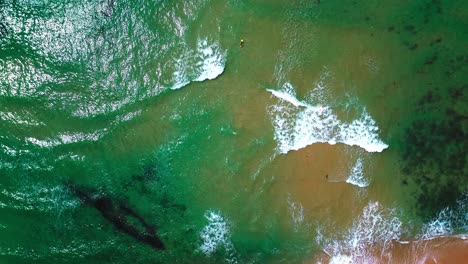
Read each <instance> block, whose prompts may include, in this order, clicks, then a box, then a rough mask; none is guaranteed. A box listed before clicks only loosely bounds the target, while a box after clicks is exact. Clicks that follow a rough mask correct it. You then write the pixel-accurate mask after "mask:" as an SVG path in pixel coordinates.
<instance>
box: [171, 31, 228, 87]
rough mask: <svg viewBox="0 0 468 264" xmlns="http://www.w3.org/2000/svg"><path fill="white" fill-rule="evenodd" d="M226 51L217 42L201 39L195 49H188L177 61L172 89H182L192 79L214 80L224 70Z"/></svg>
mask: <svg viewBox="0 0 468 264" xmlns="http://www.w3.org/2000/svg"><path fill="white" fill-rule="evenodd" d="M225 65H226V51H224V50H222V49H221V48H220V47H219V45H218V44H217V43H215V42H213V43H210V42H208V40H207V39H202V40H199V41H198V43H197V49H196V50H195V51H192V50H187V51H186V53H185V54H183V55H182V57H181V58H179V59H178V60H177V61H176V66H175V71H174V73H173V80H174V83H173V84H172V85H171V89H172V90H176V89H180V88H182V87H184V86H186V85H187V84H189V83H190V82H192V81H196V82H202V81H205V80H214V79H216V78H217V77H218V76H219V75H221V74H222V73H223V72H224V68H225Z"/></svg>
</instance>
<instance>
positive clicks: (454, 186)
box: [400, 84, 468, 219]
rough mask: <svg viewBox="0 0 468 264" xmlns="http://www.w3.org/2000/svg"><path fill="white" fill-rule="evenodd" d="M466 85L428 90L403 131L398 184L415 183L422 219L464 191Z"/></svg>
mask: <svg viewBox="0 0 468 264" xmlns="http://www.w3.org/2000/svg"><path fill="white" fill-rule="evenodd" d="M467 91H468V84H464V85H462V86H452V87H448V88H446V89H439V88H432V89H429V90H428V91H427V92H426V93H425V94H424V95H423V96H421V98H420V99H419V100H418V105H417V109H416V114H415V115H414V116H413V119H412V121H411V123H410V125H409V126H408V127H407V128H406V130H405V132H404V138H403V142H402V144H400V151H401V157H402V163H403V168H402V169H403V172H404V174H405V175H406V176H405V179H403V181H402V183H403V184H404V185H407V184H408V182H409V181H413V182H414V183H415V184H416V185H418V186H419V193H418V194H416V195H417V211H418V213H419V214H420V215H421V216H422V217H423V218H425V219H429V218H431V217H434V216H435V215H436V214H437V212H439V211H440V210H441V209H443V208H445V207H446V206H449V205H452V204H454V203H455V202H456V201H457V199H459V198H460V197H462V196H463V195H464V193H466V192H467V191H468V166H467V160H468V155H467V151H466V150H467V149H468V145H467V132H468V111H467V110H466V106H467V105H468V98H467V97H468V96H467V94H466V93H467Z"/></svg>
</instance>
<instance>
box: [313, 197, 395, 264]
mask: <svg viewBox="0 0 468 264" xmlns="http://www.w3.org/2000/svg"><path fill="white" fill-rule="evenodd" d="M318 233H319V234H320V233H321V232H320V230H319V232H318ZM401 234H402V222H401V220H400V219H399V218H398V217H397V215H396V210H395V209H387V208H383V207H382V206H381V205H380V204H379V203H378V202H372V201H371V202H369V204H368V205H367V206H366V207H365V208H364V209H363V212H362V214H361V216H360V217H358V218H357V219H356V220H354V222H353V224H352V226H351V227H350V228H349V229H348V230H347V231H346V232H345V233H344V234H343V235H342V236H341V237H339V238H335V239H331V240H326V239H325V238H324V237H323V236H320V235H319V236H317V238H318V239H317V240H318V241H317V242H318V244H319V245H322V246H323V251H324V252H325V253H326V254H327V255H328V256H329V257H330V261H329V263H375V262H376V261H377V260H376V259H374V258H375V253H376V250H378V251H379V252H381V254H387V253H386V252H389V251H388V250H387V249H388V248H389V247H390V246H391V242H392V240H397V239H399V238H400V237H401ZM376 245H378V246H379V247H380V248H378V249H375V246H376ZM381 257H385V258H386V259H388V260H391V255H390V253H388V255H387V256H381Z"/></svg>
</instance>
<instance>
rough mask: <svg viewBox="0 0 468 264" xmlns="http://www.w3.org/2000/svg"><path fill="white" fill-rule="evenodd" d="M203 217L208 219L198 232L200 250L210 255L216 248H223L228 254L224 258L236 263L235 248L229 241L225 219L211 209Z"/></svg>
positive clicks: (229, 234)
mask: <svg viewBox="0 0 468 264" xmlns="http://www.w3.org/2000/svg"><path fill="white" fill-rule="evenodd" d="M205 218H206V219H207V220H208V224H207V225H206V226H205V227H204V228H203V230H202V231H201V232H200V238H201V240H202V245H201V246H200V248H199V249H200V251H201V252H203V253H204V254H206V255H211V254H213V253H215V252H216V251H217V250H218V249H220V248H224V250H225V251H226V253H227V254H228V256H227V259H226V260H227V261H228V262H230V263H236V262H237V261H236V259H235V257H234V253H235V249H234V245H233V244H232V241H231V229H230V226H229V224H228V222H227V220H226V219H225V218H224V217H223V216H222V215H221V213H220V212H215V211H212V210H209V211H207V212H206V213H205Z"/></svg>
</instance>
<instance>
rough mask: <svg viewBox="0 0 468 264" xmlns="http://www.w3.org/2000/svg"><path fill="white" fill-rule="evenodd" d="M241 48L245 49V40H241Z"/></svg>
mask: <svg viewBox="0 0 468 264" xmlns="http://www.w3.org/2000/svg"><path fill="white" fill-rule="evenodd" d="M240 47H241V48H242V47H244V40H243V39H241V40H240Z"/></svg>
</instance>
